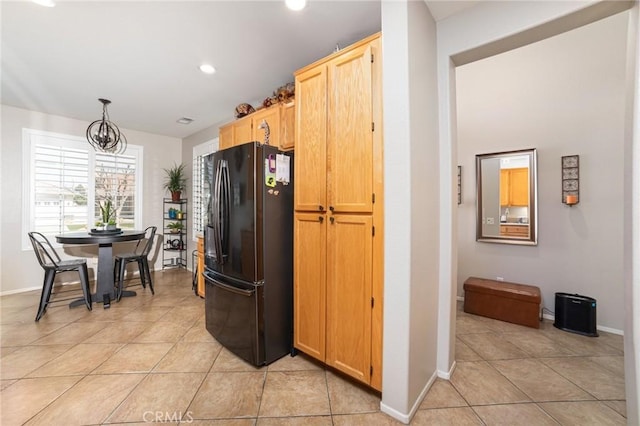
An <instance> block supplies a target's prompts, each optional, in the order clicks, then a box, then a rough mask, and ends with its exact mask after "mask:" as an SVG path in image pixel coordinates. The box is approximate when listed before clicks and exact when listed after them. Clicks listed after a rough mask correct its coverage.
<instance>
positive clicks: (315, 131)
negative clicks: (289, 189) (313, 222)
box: [293, 66, 328, 211]
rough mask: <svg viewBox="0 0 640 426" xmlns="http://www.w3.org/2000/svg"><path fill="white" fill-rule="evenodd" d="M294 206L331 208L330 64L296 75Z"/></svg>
mask: <svg viewBox="0 0 640 426" xmlns="http://www.w3.org/2000/svg"><path fill="white" fill-rule="evenodd" d="M295 118H296V124H295V127H296V158H295V163H296V167H295V185H294V187H293V191H294V206H295V209H296V210H298V211H326V210H327V208H328V207H327V67H326V66H318V67H315V68H311V69H310V70H308V71H304V72H302V73H300V74H297V75H296V111H295Z"/></svg>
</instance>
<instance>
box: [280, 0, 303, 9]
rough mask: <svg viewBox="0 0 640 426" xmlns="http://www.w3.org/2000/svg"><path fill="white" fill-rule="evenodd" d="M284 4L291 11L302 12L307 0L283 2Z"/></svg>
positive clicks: (285, 0)
mask: <svg viewBox="0 0 640 426" xmlns="http://www.w3.org/2000/svg"><path fill="white" fill-rule="evenodd" d="M284 2H285V4H286V5H287V7H288V8H289V9H291V10H302V9H304V8H305V6H306V5H307V0H284Z"/></svg>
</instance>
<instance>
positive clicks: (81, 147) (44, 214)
mask: <svg viewBox="0 0 640 426" xmlns="http://www.w3.org/2000/svg"><path fill="white" fill-rule="evenodd" d="M23 161H24V175H23V214H24V219H23V233H22V235H23V241H22V243H23V248H25V249H28V248H30V247H31V246H30V244H29V240H28V238H27V236H26V235H27V232H30V231H38V232H42V233H43V234H45V235H47V236H50V237H51V236H54V235H56V234H61V233H64V232H73V231H83V230H85V231H86V230H89V229H91V228H92V227H93V226H94V223H95V221H96V220H97V219H98V217H99V213H100V209H99V207H98V203H99V202H100V201H103V200H106V199H107V198H109V199H111V200H112V202H113V204H114V205H115V207H116V217H117V219H118V226H119V227H121V228H125V229H126V228H128V229H133V228H140V218H141V214H140V213H141V202H140V201H141V200H140V197H139V196H138V194H140V193H141V191H142V179H141V176H142V147H140V146H135V145H129V146H128V147H127V151H126V153H125V154H123V155H117V156H116V155H112V154H106V153H102V152H96V151H94V150H93V148H92V147H91V146H90V145H89V144H88V143H87V141H86V140H84V139H82V138H78V137H75V136H69V135H61V134H55V133H49V132H41V131H36V130H31V129H24V130H23Z"/></svg>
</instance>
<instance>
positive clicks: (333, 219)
mask: <svg viewBox="0 0 640 426" xmlns="http://www.w3.org/2000/svg"><path fill="white" fill-rule="evenodd" d="M329 220H330V221H331V223H332V224H333V222H334V221H335V220H336V218H335V217H333V216H331V217H330V218H329Z"/></svg>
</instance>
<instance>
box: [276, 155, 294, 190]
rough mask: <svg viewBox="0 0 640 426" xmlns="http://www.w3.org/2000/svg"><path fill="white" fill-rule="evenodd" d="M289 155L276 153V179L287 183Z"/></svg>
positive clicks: (289, 170) (289, 177)
mask: <svg viewBox="0 0 640 426" xmlns="http://www.w3.org/2000/svg"><path fill="white" fill-rule="evenodd" d="M290 161H291V157H289V156H288V155H284V154H277V155H276V181H277V182H282V183H283V184H285V185H288V184H289V182H290V180H291V176H290V174H291V163H290Z"/></svg>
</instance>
